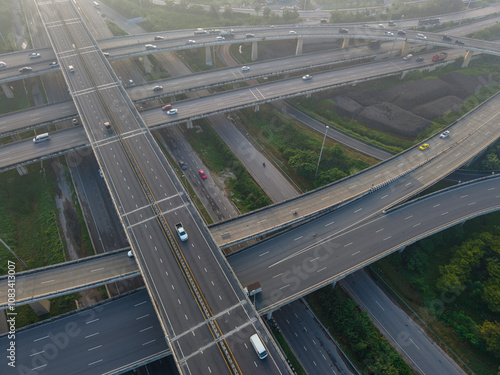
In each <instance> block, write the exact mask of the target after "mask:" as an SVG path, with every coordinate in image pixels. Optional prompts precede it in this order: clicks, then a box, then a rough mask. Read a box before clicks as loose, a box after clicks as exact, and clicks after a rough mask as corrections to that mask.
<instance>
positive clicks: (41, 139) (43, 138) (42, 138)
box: [33, 133, 50, 143]
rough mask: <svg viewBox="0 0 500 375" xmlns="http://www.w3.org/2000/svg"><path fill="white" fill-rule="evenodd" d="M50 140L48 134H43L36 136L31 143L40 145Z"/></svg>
mask: <svg viewBox="0 0 500 375" xmlns="http://www.w3.org/2000/svg"><path fill="white" fill-rule="evenodd" d="M49 139H50V137H49V133H43V134H39V135H37V136H36V137H35V138H33V143H40V142H44V141H48V140H49Z"/></svg>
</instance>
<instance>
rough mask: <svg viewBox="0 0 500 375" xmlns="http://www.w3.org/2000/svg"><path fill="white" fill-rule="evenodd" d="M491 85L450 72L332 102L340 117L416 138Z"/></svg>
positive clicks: (350, 94)
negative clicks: (433, 77) (439, 119)
mask: <svg viewBox="0 0 500 375" xmlns="http://www.w3.org/2000/svg"><path fill="white" fill-rule="evenodd" d="M490 83H492V78H491V77H490V76H484V75H480V76H471V75H465V74H461V73H449V74H447V75H445V76H443V77H442V78H440V79H437V78H436V79H425V80H419V81H413V82H407V83H403V84H401V85H397V86H394V87H390V88H387V89H382V90H377V89H369V90H357V91H352V92H346V93H345V94H341V95H336V96H333V97H331V98H329V99H332V100H333V101H334V103H335V111H337V113H339V114H340V115H341V116H344V117H349V118H353V119H355V120H358V121H360V122H362V123H364V124H366V125H367V126H370V127H373V128H375V129H378V130H381V131H386V132H391V133H394V134H397V135H399V136H402V137H406V138H414V137H415V136H416V135H417V134H418V133H419V132H421V131H423V130H425V128H426V127H428V126H429V125H430V124H431V121H432V120H434V119H435V118H437V117H439V116H442V115H443V114H444V113H446V112H449V111H456V110H457V109H458V108H459V107H460V106H461V105H462V104H463V103H464V100H465V99H466V98H467V97H469V96H470V95H472V94H474V93H475V92H477V91H479V90H480V89H481V88H483V87H484V86H485V85H487V84H490ZM323 99H325V97H323Z"/></svg>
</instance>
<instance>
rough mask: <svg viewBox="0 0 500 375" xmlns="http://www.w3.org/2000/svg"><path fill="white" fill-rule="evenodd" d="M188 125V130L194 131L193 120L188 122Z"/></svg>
mask: <svg viewBox="0 0 500 375" xmlns="http://www.w3.org/2000/svg"><path fill="white" fill-rule="evenodd" d="M186 124H187V128H188V129H193V121H192V120H187V122H186Z"/></svg>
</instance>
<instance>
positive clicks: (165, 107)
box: [162, 104, 172, 111]
mask: <svg viewBox="0 0 500 375" xmlns="http://www.w3.org/2000/svg"><path fill="white" fill-rule="evenodd" d="M162 109H163V110H164V111H168V110H169V109H172V104H167V105H164V106H163V107H162Z"/></svg>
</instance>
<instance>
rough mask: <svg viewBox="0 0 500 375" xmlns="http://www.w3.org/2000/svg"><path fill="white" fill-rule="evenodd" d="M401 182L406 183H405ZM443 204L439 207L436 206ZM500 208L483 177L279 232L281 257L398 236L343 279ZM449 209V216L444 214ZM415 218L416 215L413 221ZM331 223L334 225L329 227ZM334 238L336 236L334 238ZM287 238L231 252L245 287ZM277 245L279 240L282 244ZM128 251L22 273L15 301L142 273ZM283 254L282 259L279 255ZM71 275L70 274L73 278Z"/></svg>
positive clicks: (1, 303)
mask: <svg viewBox="0 0 500 375" xmlns="http://www.w3.org/2000/svg"><path fill="white" fill-rule="evenodd" d="M398 183H399V184H400V185H401V184H402V183H403V181H402V182H398ZM405 183H406V182H405ZM395 189H397V187H388V188H387V189H385V190H384V191H381V192H380V193H379V194H378V195H380V197H383V196H384V195H385V194H386V192H387V191H391V190H395ZM386 198H387V197H386ZM386 198H384V199H386ZM365 200H366V199H365ZM381 200H382V199H381ZM364 203H365V202H364ZM438 207H439V209H436V208H438ZM431 208H432V209H431ZM499 209H500V176H491V177H487V178H482V179H480V180H476V181H472V182H469V183H465V184H461V185H458V186H454V187H451V188H448V189H445V190H442V191H439V192H436V193H433V194H430V195H427V196H425V197H422V198H419V199H416V200H414V201H411V202H408V203H405V204H403V205H400V206H398V207H396V208H394V209H390V210H388V211H386V212H385V213H384V214H382V215H378V216H377V217H375V218H373V221H372V222H368V221H366V222H360V223H357V224H356V225H355V227H354V228H352V229H350V230H348V232H350V233H349V234H348V233H345V234H344V233H342V234H337V236H336V237H334V236H335V235H333V236H332V234H330V233H329V234H328V236H327V237H326V239H322V238H321V237H320V236H318V235H317V233H318V232H319V230H318V229H317V227H321V225H320V224H315V223H316V221H314V222H312V223H309V224H307V226H306V228H305V229H302V228H296V229H293V230H291V231H290V233H289V234H288V233H287V234H285V235H282V236H280V237H285V236H286V237H288V239H290V238H291V237H294V239H293V240H292V241H290V242H289V243H293V244H294V245H293V246H292V247H290V246H285V248H287V250H285V251H281V252H280V253H282V254H281V258H282V259H284V260H286V259H287V258H289V257H293V256H298V255H294V254H293V251H294V250H293V249H295V248H297V247H300V246H302V247H304V248H305V249H306V250H304V251H305V252H310V253H314V254H317V255H318V256H320V257H326V258H328V257H330V256H332V257H335V258H336V260H337V261H338V258H339V256H340V255H336V254H334V253H335V252H336V251H339V250H342V249H340V247H339V246H334V247H333V248H332V247H330V245H328V243H329V242H332V241H335V242H336V243H337V245H338V243H339V241H340V240H339V238H341V237H342V236H349V238H356V239H357V242H358V243H359V238H363V237H366V234H363V235H362V237H359V238H357V237H356V236H357V235H361V234H362V233H363V231H365V230H367V228H369V227H373V225H375V226H377V227H378V229H377V230H379V229H380V228H384V229H383V231H384V236H385V237H384V238H387V237H391V238H392V237H394V238H395V240H393V241H391V242H387V241H389V240H390V239H391V238H388V239H387V240H385V241H384V242H386V243H385V244H384V246H390V247H389V248H382V247H381V248H379V250H378V251H379V252H376V253H374V254H372V257H371V258H369V259H368V260H366V261H363V262H360V263H359V264H355V265H354V266H353V267H350V268H342V267H340V268H339V271H338V273H339V274H340V275H341V276H337V278H336V280H335V281H337V280H338V279H341V278H343V277H345V275H347V274H349V273H352V272H355V271H356V270H357V269H359V268H363V267H365V266H366V265H367V264H369V263H372V262H373V261H375V260H378V259H380V258H381V257H383V256H385V255H387V254H389V253H391V252H392V251H395V250H398V249H401V248H404V247H405V246H408V245H409V244H411V243H413V242H416V241H418V240H421V239H423V238H425V237H427V236H430V235H432V234H434V233H437V232H439V231H442V230H444V229H447V228H449V227H451V226H453V225H456V224H458V223H463V222H464V221H466V220H469V219H471V218H474V217H477V216H480V215H484V214H487V213H490V212H494V211H497V210H499ZM348 210H350V211H355V210H356V208H354V204H352V205H350V208H347V207H345V208H343V209H342V210H341V209H339V210H337V211H338V212H333V213H331V214H328V215H326V217H325V218H321V219H317V221H318V222H324V223H331V222H332V221H333V222H338V221H340V220H342V219H341V218H340V217H341V216H343V215H344V212H345V211H348ZM342 211H344V212H342ZM445 212H446V214H443V213H445ZM403 215H406V216H405V217H404V220H403V219H402V218H403ZM409 216H412V217H409ZM413 218H415V219H414V220H411V221H409V220H410V219H413ZM238 220H240V219H236V220H235V221H238ZM415 220H417V222H418V223H419V225H416V222H415ZM398 221H399V222H398ZM374 223H376V224H374ZM331 225H333V224H330V225H328V226H331ZM380 232H382V231H379V232H378V233H380ZM399 232H401V233H399ZM301 233H307V234H306V235H304V236H303V238H304V240H302V238H300V240H301V241H299V240H298V239H297V238H298V237H300V236H301ZM360 233H361V234H360ZM306 237H308V238H314V240H315V241H316V244H315V245H313V246H312V247H310V246H306V245H304V244H303V242H304V241H308V240H307V238H306ZM332 238H335V240H333V239H332ZM346 238H347V237H346ZM345 241H347V240H345ZM345 241H344V242H345ZM283 242H284V240H283V239H281V238H274V239H270V240H266V241H263V242H262V243H260V244H259V245H257V246H253V247H250V248H249V249H247V250H244V251H242V252H241V253H235V254H234V255H231V256H229V263H230V265H231V266H234V267H235V268H234V269H235V271H236V270H238V271H236V276H237V278H238V280H239V281H240V283H241V285H243V286H245V285H248V284H250V283H251V282H252V281H251V280H250V279H251V278H252V277H254V275H259V274H260V273H263V272H262V270H261V269H260V268H259V266H258V265H257V263H260V262H261V261H260V258H261V254H262V252H263V251H264V252H266V251H267V250H266V249H271V248H272V249H274V248H276V247H277V246H280V244H282V243H283ZM371 242H373V241H364V242H363V241H361V244H356V249H360V248H364V249H366V248H368V247H371V246H372V245H373V243H371ZM275 243H277V246H276V245H275ZM346 243H347V242H346ZM353 244H354V243H353ZM315 246H317V247H315ZM349 246H351V245H349ZM127 250H128V249H125V250H120V251H114V252H111V253H106V254H103V255H99V256H93V257H90V258H84V259H81V260H78V261H74V262H66V263H61V264H58V265H54V266H50V267H45V268H39V269H35V270H31V271H25V272H21V273H18V274H17V275H16V303H17V304H18V305H20V304H24V303H31V302H35V301H39V300H43V299H47V298H53V297H57V296H59V295H64V294H68V293H73V292H77V291H80V290H83V289H88V288H92V287H96V286H100V285H104V284H107V283H110V282H114V281H117V280H120V279H125V278H129V277H133V276H137V275H139V268H138V267H137V263H136V262H135V260H134V259H133V258H129V257H128V256H127ZM360 251H361V250H360ZM281 258H279V257H277V258H276V259H281ZM306 259H308V258H306ZM298 263H299V264H302V265H303V267H304V268H305V269H306V270H307V269H309V268H308V267H313V268H315V271H317V270H318V269H319V268H318V267H319V265H318V264H317V265H308V264H307V263H304V262H302V263H300V262H298ZM322 265H327V263H323V262H322ZM278 270H279V268H278ZM290 270H293V267H292V268H288V269H287V271H290ZM70 275H71V277H69V276H70ZM272 276H273V277H272V278H274V275H272ZM289 276H290V278H291V279H296V277H297V276H299V275H298V273H297V274H296V275H293V274H292V273H290V274H289ZM333 276H335V275H332V274H330V273H329V271H326V270H324V272H323V273H322V275H321V277H323V278H324V279H325V281H324V282H326V283H328V282H330V279H331V277H333ZM254 278H257V279H259V281H261V282H262V280H266V283H271V282H270V280H269V279H270V278H271V277H270V276H265V273H264V275H262V276H260V275H259V277H254ZM284 278H286V276H284ZM7 281H8V280H7V277H5V276H4V277H1V278H0V290H7V289H8V288H7ZM1 286H4V287H5V288H3V289H2V288H1ZM297 293H298V294H300V295H301V296H302V295H304V294H307V293H308V292H307V290H301V289H300V287H298V288H297ZM286 303H288V301H287V300H278V301H276V302H275V305H274V308H276V307H277V306H278V307H279V306H281V305H284V304H286ZM7 305H8V301H7V294H6V293H5V292H0V309H1V308H6V307H7ZM266 311H267V309H266V306H262V308H261V309H260V310H259V313H264V312H266Z"/></svg>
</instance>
